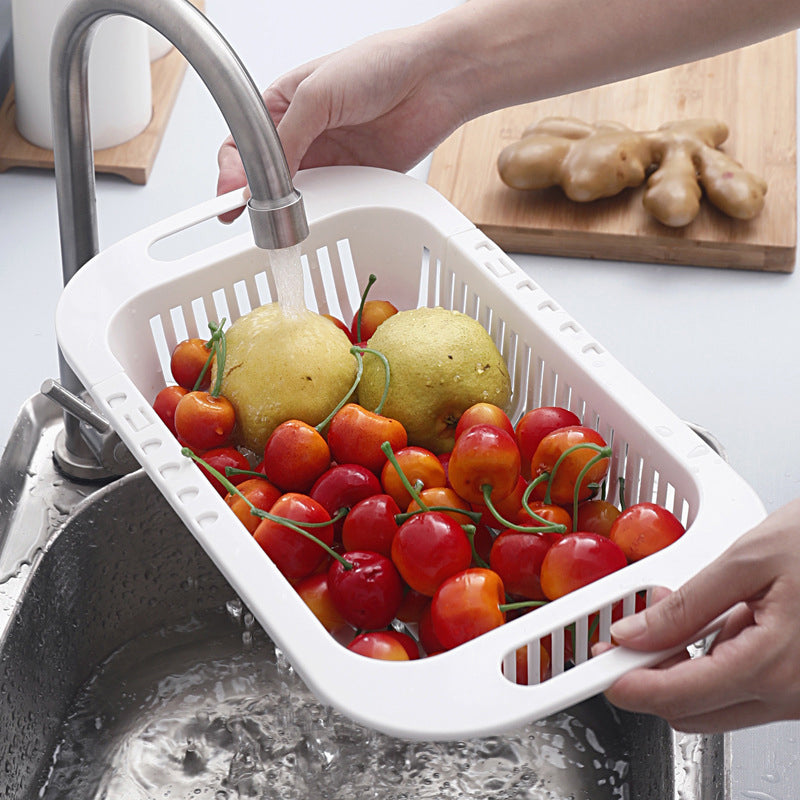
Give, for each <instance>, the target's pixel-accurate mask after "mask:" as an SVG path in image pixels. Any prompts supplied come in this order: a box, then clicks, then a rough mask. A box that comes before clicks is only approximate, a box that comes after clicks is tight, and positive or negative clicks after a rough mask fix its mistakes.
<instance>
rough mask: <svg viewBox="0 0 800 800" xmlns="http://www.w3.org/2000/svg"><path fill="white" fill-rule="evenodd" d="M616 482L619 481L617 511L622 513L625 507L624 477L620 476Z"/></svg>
mask: <svg viewBox="0 0 800 800" xmlns="http://www.w3.org/2000/svg"><path fill="white" fill-rule="evenodd" d="M617 480H618V481H619V510H620V511H624V510H625V507H626V505H627V504H626V502H625V477H624V476H623V475H620V476H619V478H618V479H617Z"/></svg>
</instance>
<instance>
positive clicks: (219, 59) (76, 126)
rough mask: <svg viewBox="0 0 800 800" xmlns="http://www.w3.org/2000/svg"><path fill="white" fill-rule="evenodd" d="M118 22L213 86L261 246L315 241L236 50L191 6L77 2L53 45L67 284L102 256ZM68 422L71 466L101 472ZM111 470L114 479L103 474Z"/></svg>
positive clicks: (176, 1) (166, 1) (65, 453)
mask: <svg viewBox="0 0 800 800" xmlns="http://www.w3.org/2000/svg"><path fill="white" fill-rule="evenodd" d="M112 14H123V15H127V16H130V17H135V18H136V19H139V20H141V21H142V22H144V23H146V24H148V25H150V26H152V27H153V28H155V29H156V30H157V31H158V32H159V33H161V34H162V35H163V36H165V37H166V38H167V39H168V40H169V41H170V42H172V44H174V45H175V47H176V48H177V49H178V50H179V51H180V52H181V53H182V54H183V55H184V57H185V58H186V60H187V61H188V62H189V64H190V65H191V66H192V67H194V69H195V70H196V71H197V73H198V74H199V76H200V77H201V78H202V80H203V82H204V83H205V84H206V86H207V87H208V89H209V91H210V92H211V94H212V96H213V97H214V100H215V101H216V103H217V105H218V106H219V108H220V111H221V112H222V115H223V117H224V118H225V121H226V122H227V124H228V127H229V128H230V131H231V133H232V135H233V138H234V141H235V142H236V146H237V148H238V149H239V153H240V154H241V157H242V162H243V164H244V169H245V173H246V175H247V181H248V184H249V187H250V192H251V199H250V201H249V202H248V204H247V208H248V212H249V215H250V222H251V224H252V227H253V237H254V240H255V243H256V245H257V246H258V247H262V248H265V249H278V248H285V247H289V246H291V245H294V244H297V243H298V242H301V241H302V240H303V239H305V238H306V236H307V235H308V223H307V220H306V216H305V211H304V209H303V201H302V198H301V196H300V193H299V192H298V191H297V190H296V189H295V188H294V185H293V184H292V180H291V176H290V174H289V169H288V167H287V164H286V157H285V155H284V152H283V148H282V147H281V143H280V140H279V139H278V135H277V133H276V131H275V126H274V125H273V123H272V119H271V118H270V115H269V112H268V111H267V109H266V107H265V105H264V101H263V99H262V97H261V94H260V93H259V91H258V89H257V87H256V85H255V84H254V83H253V80H252V78H251V77H250V75H249V74H248V72H247V70H246V69H245V68H244V66H243V65H242V63H241V61H240V60H239V58H238V57H237V55H236V54H235V53H234V52H233V50H232V49H231V47H230V45H229V44H228V43H227V42H226V41H225V39H224V38H223V37H222V35H221V34H220V33H219V31H217V29H216V28H215V27H214V26H213V25H212V24H211V22H209V20H208V19H207V18H206V17H205V16H204V15H203V14H202V13H201V12H200V11H199V10H198V9H197V8H195V6H193V5H192V4H191V3H190V2H188V0H73V2H72V3H70V5H69V6H67V8H66V10H65V12H64V14H63V16H62V17H61V19H60V21H59V23H58V25H57V27H56V30H55V34H54V37H53V46H52V51H51V59H50V77H51V99H52V107H53V130H54V156H55V175H56V194H57V200H58V217H59V229H60V236H61V259H62V270H63V275H64V283H65V284H66V283H67V282H68V281H69V280H70V279H71V278H72V276H73V275H74V274H75V273H76V272H77V270H78V269H80V267H82V266H83V265H84V264H85V263H86V262H87V261H89V260H90V259H91V258H93V257H94V256H95V255H97V252H98V250H99V245H98V236H97V209H96V201H95V178H94V155H93V151H92V140H91V132H90V128H89V107H88V106H89V101H88V94H89V93H88V64H89V50H90V47H91V41H92V37H93V35H94V33H95V31H96V29H97V25H98V23H99V22H100V21H101V20H102V19H103V18H104V17H107V16H109V15H112ZM60 370H61V384H62V386H63V387H64V388H65V389H66V390H68V391H69V392H72V393H74V394H76V395H77V394H79V393H81V392H82V391H83V387H82V386H81V385H80V381H79V380H78V378H77V377H76V376H75V374H74V373H73V372H72V370H71V369H70V367H69V365H68V364H66V362H65V361H64V358H63V356H62V357H60ZM95 450H96V448H95V447H88V446H87V443H86V441H85V437H83V436H81V431H80V422H79V420H78V418H77V417H75V416H73V415H72V414H71V413H69V412H68V413H66V414H65V435H64V437H63V439H62V445H61V446H60V448H59V451H60V452H57V453H56V456H57V460H58V461H59V463H60V464H61V465H62V467H63V468H64V469H65V470H67V471H72V472H73V473H75V472H79V473H81V474H80V475H78V477H90V476H91V475H92V474H93V473H94V472H95V464H96V462H97V453H96V452H95ZM100 471H101V472H103V471H106V470H103V468H101V469H100Z"/></svg>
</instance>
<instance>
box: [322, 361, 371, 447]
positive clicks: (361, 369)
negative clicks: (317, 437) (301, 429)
mask: <svg viewBox="0 0 800 800" xmlns="http://www.w3.org/2000/svg"><path fill="white" fill-rule="evenodd" d="M350 352H351V353H352V354H353V356H354V357H355V360H356V379H355V380H354V381H353V385H352V386H351V387H350V388H349V389H348V390H347V394H345V396H344V397H343V398H342V399H341V400H340V401H339V402H338V403H337V404H336V408H334V409H333V411H331V413H330V414H328V416H327V417H325V419H324V420H322V422H320V423H319V425H316V426H315V428H314V430H316V432H317V433H322V431H324V430H325V428H327V427H328V425H330V422H331V420H332V419H333V418H334V417H335V416H336V415H337V414H338V413H339V412H340V411H341V410H342V408H344V406H345V404H346V403H347V402H348V401H349V400H350V398H351V397H352V396H353V392H354V391H355V390H356V388H358V384H359V383H361V376H362V374H363V373H364V360H363V359H362V358H361V349H360V348H358V347H355V346H353V347H351V348H350Z"/></svg>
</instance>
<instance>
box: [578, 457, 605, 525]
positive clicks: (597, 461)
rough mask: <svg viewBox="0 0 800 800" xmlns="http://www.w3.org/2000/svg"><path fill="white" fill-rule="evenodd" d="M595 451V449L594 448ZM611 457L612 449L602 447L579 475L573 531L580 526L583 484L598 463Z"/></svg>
mask: <svg viewBox="0 0 800 800" xmlns="http://www.w3.org/2000/svg"><path fill="white" fill-rule="evenodd" d="M592 449H594V448H592ZM610 456H611V448H610V447H608V446H606V447H601V448H600V449H599V450H598V451H597V455H596V456H595V457H594V458H591V459H589V461H587V462H586V463H585V464H584V465H583V469H582V470H581V471H580V472H579V473H578V478H577V480H576V481H575V490H574V492H573V493H572V530H573V531H576V530H577V529H578V528H577V525H578V504H579V503H580V489H581V482H582V481H583V479H584V478H585V477H586V475H587V473H588V472H589V470H590V469H591V468H592V467H593V466H594V465H595V464H597V463H599V462H600V461H602V460H603V459H604V458H609V457H610Z"/></svg>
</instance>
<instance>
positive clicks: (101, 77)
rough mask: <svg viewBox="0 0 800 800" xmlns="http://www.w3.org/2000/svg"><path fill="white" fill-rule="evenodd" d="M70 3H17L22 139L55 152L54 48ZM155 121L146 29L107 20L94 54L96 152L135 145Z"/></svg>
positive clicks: (92, 105)
mask: <svg viewBox="0 0 800 800" xmlns="http://www.w3.org/2000/svg"><path fill="white" fill-rule="evenodd" d="M68 4H69V0H12V2H11V15H12V16H11V25H12V35H13V42H14V98H15V105H16V123H17V129H18V130H19V132H20V134H21V135H22V136H23V137H24V138H25V139H27V140H28V141H29V142H31V143H32V144H35V145H37V146H38V147H43V148H45V149H48V150H52V148H53V130H52V112H51V101H50V48H51V45H52V40H53V32H54V31H55V27H56V23H57V22H58V19H59V18H60V16H61V14H62V13H63V11H64V9H65V8H66V7H67V5H68ZM151 116H152V90H151V78H150V51H149V44H148V36H147V29H146V26H144V25H142V24H141V23H140V22H139V21H138V20H135V19H131V18H129V17H124V16H114V17H107V18H106V19H103V20H102V21H101V22H100V24H99V26H98V29H97V33H96V35H95V36H94V37H93V39H92V43H91V46H90V51H89V119H90V125H91V132H92V146H93V147H94V149H96V150H100V149H103V148H105V147H114V146H116V145H118V144H122V143H123V142H126V141H128V140H129V139H132V138H133V137H134V136H136V135H138V134H139V133H141V132H142V131H143V130H144V129H145V128H146V127H147V125H148V124H149V122H150V118H151Z"/></svg>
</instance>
